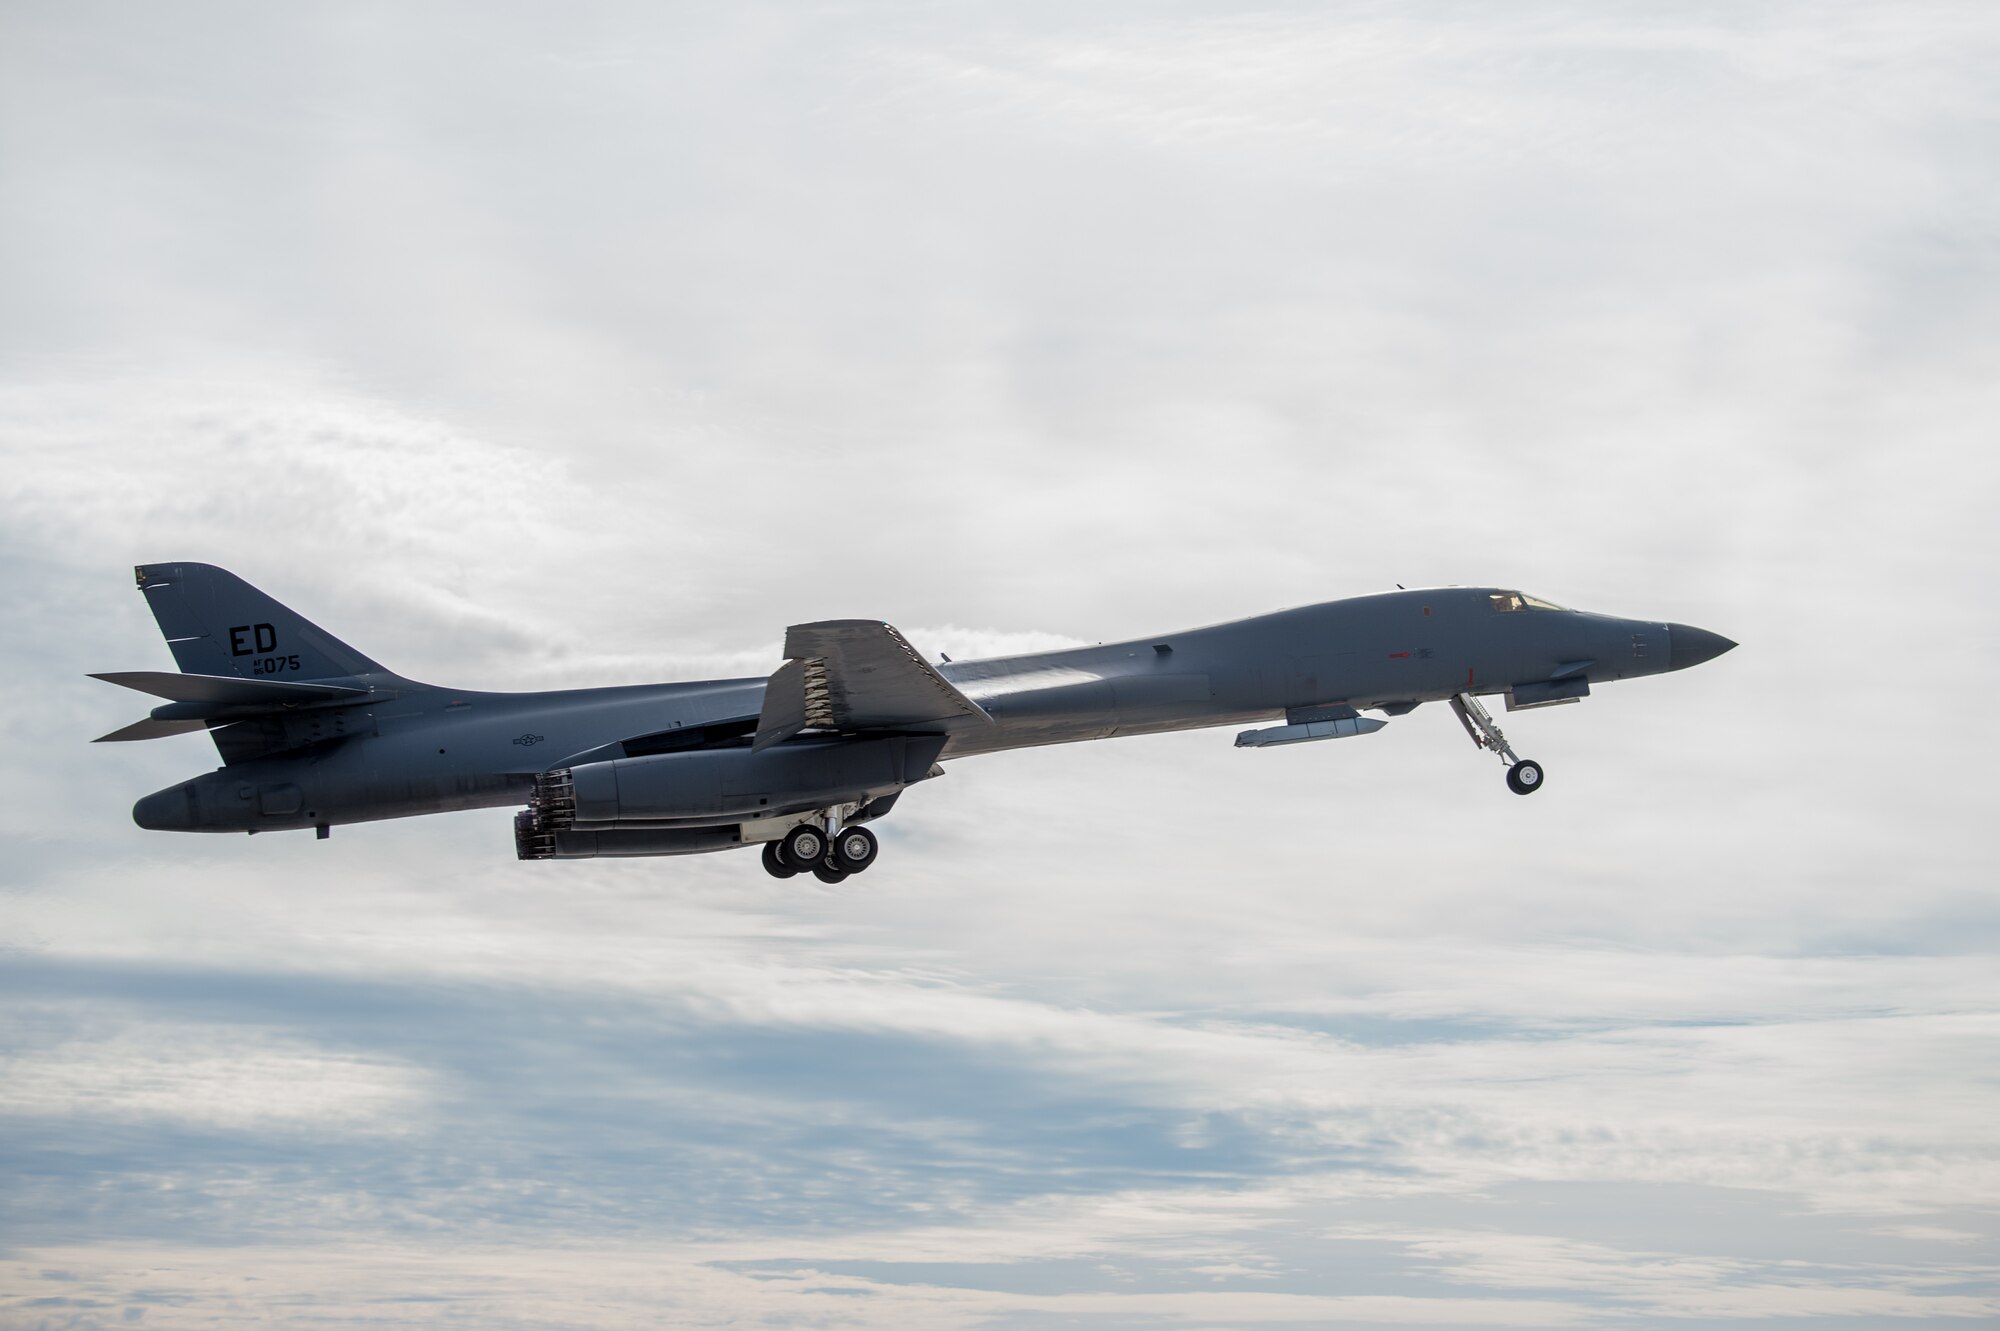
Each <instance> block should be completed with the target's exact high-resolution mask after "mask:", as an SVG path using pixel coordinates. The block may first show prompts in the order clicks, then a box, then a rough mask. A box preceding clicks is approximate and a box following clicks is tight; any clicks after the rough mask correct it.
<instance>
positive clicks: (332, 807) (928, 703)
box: [96, 564, 1736, 883]
mask: <svg viewBox="0 0 2000 1331" xmlns="http://www.w3.org/2000/svg"><path fill="white" fill-rule="evenodd" d="M135 571H136V573H137V576H138V583H139V590H140V591H141V592H143V593H144V594H145V597H146V601H147V604H149V605H150V606H151V607H152V610H153V617H154V619H155V620H157V621H158V623H159V626H160V631H161V632H162V633H163V634H165V635H166V639H167V645H168V646H169V647H170V648H171V649H172V651H173V654H174V661H175V663H176V664H177V665H178V666H179V667H180V672H179V673H171V672H166V671H150V670H147V671H131V672H125V673H118V674H103V675H98V676H96V678H98V679H102V680H108V681H110V682H111V683H113V684H120V685H123V686H124V687H126V688H129V689H136V690H138V691H140V692H142V693H147V694H151V695H152V696H154V697H157V698H163V699H165V700H166V701H165V703H164V704H163V705H162V706H159V707H155V708H154V709H153V712H152V715H150V716H149V717H147V718H146V719H145V720H143V721H138V722H135V723H134V724H132V725H129V726H126V727H125V728H124V729H122V730H118V731H114V732H113V733H111V734H109V735H105V736H104V737H103V738H104V739H106V740H135V739H154V738H158V737H160V736H165V735H179V734H187V733H192V732H195V731H207V732H208V734H209V737H210V738H212V739H213V740H214V741H215V746H216V748H217V749H219V750H220V751H221V754H222V764H223V765H222V766H221V767H220V768H218V769H216V770H215V771H212V772H209V773H207V774H206V775H203V776H198V777H195V778H194V779H193V780H191V781H184V782H182V783H181V784H179V785H177V786H171V787H169V788H167V789H166V790H162V791H159V792H157V793H155V794H152V795H148V796H146V797H145V798H144V799H142V800H140V801H139V802H138V804H137V805H135V806H134V807H133V809H132V817H133V820H134V821H135V822H137V823H138V824H139V826H141V827H144V828H150V829H155V830H159V831H174V832H250V833H253V834H254V833H257V832H275V831H280V830H287V829H295V830H304V829H306V828H313V829H317V831H318V834H319V835H320V836H321V837H325V836H326V835H327V834H328V832H329V830H330V829H331V828H333V827H334V826H335V825H337V824H342V823H361V822H369V821H371V820H374V819H378V818H404V817H409V816H411V815H413V814H422V813H442V812H445V811H448V810H453V809H479V808H491V807H496V806H505V805H526V808H524V809H523V810H522V811H521V812H520V813H519V814H517V815H516V816H515V820H514V842H515V849H516V851H517V852H518V853H519V855H520V857H521V858H522V859H531V860H551V859H553V860H568V859H588V858H590V857H593V856H606V855H608V856H634V855H693V854H700V853H702V852H706V851H715V850H733V849H737V848H739V847H749V846H757V847H761V850H762V855H763V861H764V867H765V869H767V870H768V871H769V872H771V873H772V874H774V875H776V876H777V877H780V878H788V877H790V876H792V875H794V874H797V873H800V872H808V871H809V872H811V873H812V874H814V875H815V876H817V877H818V878H819V879H820V880H821V881H823V882H829V883H831V882H839V881H840V880H841V879H843V878H845V877H846V876H847V875H848V874H851V873H859V872H860V871H862V870H863V869H866V868H868V867H869V866H870V865H872V864H873V863H874V862H875V858H876V852H877V843H876V838H875V835H874V833H873V832H871V831H870V830H869V829H868V827H867V824H868V823H871V822H873V821H875V820H876V819H879V818H881V817H882V816H884V815H885V814H887V813H888V812H889V811H890V810H891V809H893V808H894V807H895V806H896V803H897V801H898V800H900V799H901V798H902V796H903V792H904V791H905V790H906V789H908V788H909V787H911V786H914V785H918V784H920V783H922V782H925V781H928V780H930V779H931V778H933V777H936V776H939V775H941V774H942V773H943V771H944V768H943V766H942V764H944V763H946V762H951V761H954V760H956V759H960V758H970V757H973V756H975V755H977V754H982V753H996V752H999V751H1000V750H1003V749H1017V748H1023V747H1026V746H1028V745H1035V744H1063V743H1068V742H1070V741H1073V740H1085V739H1106V738H1110V737H1111V736H1115V735H1149V734H1157V733H1159V732H1162V731H1169V730H1193V729H1197V728H1201V727H1207V726H1225V725H1238V726H1249V727H1251V728H1250V729H1246V730H1244V731H1243V732H1242V733H1241V734H1239V735H1237V737H1236V746H1237V747H1238V748H1245V749H1259V748H1267V747H1270V746H1272V745H1279V744H1301V743H1307V742H1312V741H1318V740H1329V739H1342V738H1351V737H1354V736H1359V735H1367V734H1372V733H1373V732H1375V731H1377V730H1380V729H1381V728H1382V727H1383V726H1384V725H1386V724H1387V722H1385V721H1384V720H1382V719H1381V718H1380V717H1376V716H1364V715H1363V713H1364V712H1379V713H1382V714H1383V715H1384V716H1391V717H1396V716H1404V715H1406V714H1408V713H1409V712H1411V711H1414V710H1415V709H1416V708H1417V707H1418V706H1420V705H1421V704H1423V703H1426V702H1442V703H1445V704H1447V705H1449V706H1450V708H1451V710H1452V712H1453V713H1454V714H1456V716H1457V717H1458V720H1459V722H1460V723H1461V724H1462V725H1463V726H1464V727H1465V732H1466V734H1467V735H1469V736H1470V737H1471V739H1472V742H1473V743H1474V744H1475V745H1477V746H1478V747H1479V748H1481V749H1485V750H1489V751H1491V752H1492V753H1495V754H1497V755H1499V757H1500V759H1501V761H1503V762H1504V763H1505V764H1506V765H1507V784H1508V786H1509V787H1510V788H1511V789H1512V790H1513V791H1514V792H1515V793H1516V794H1519V795H1532V794H1534V793H1535V792H1536V791H1537V790H1539V789H1541V787H1542V768H1541V765H1540V764H1539V763H1537V762H1535V761H1534V760H1533V759H1529V758H1522V757H1519V756H1517V755H1516V754H1515V752H1514V750H1513V748H1512V747H1511V746H1510V745H1509V744H1508V741H1507V737H1506V736H1505V735H1503V734H1502V733H1501V732H1500V727H1499V726H1497V725H1496V724H1494V720H1493V716H1492V714H1491V713H1490V712H1489V711H1488V710H1487V709H1486V706H1485V704H1483V703H1482V702H1481V701H1480V700H1481V699H1482V698H1488V697H1500V698H1503V699H1504V700H1505V702H1506V707H1507V710H1508V711H1520V710H1526V709H1529V708H1540V707H1553V706H1557V705H1559V704H1565V703H1573V702H1576V701H1577V700H1578V699H1580V698H1584V697H1587V696H1589V694H1590V690H1591V687H1592V686H1593V685H1597V684H1608V683H1611V682H1612V681H1614V680H1623V679H1636V678H1638V677H1639V676H1642V675H1658V674H1664V673H1665V672H1667V671H1670V670H1684V669H1686V668H1687V667H1689V666H1692V665H1699V664H1700V663H1702V662H1703V661H1707V660H1710V659H1712V658H1714V657H1716V656H1719V655H1721V654H1722V653H1723V652H1726V651H1728V650H1729V649H1730V648H1731V647H1734V646H1735V645H1736V644H1735V643H1733V642H1731V641H1730V640H1729V639H1727V638H1725V637H1722V636H1721V635H1719V634H1715V633H1710V632H1708V631H1706V630H1704V629H1697V628H1690V627H1688V626H1687V625H1685V624H1663V623H1659V622H1657V621H1653V620H1644V619H1621V618H1618V617H1616V616H1613V615H1600V614H1591V613H1587V612H1585V611H1582V610H1570V609H1566V608H1564V607H1562V606H1559V605H1556V604H1553V603H1552V602H1549V601H1544V600H1540V599H1538V598H1536V597H1533V596H1528V595H1525V594H1523V593H1521V592H1518V591H1511V590H1507V589H1503V588H1498V587H1434V588H1427V589H1422V590H1414V591H1406V590H1402V589H1398V590H1396V591H1393V592H1383V593H1379V594H1376V595H1373V596H1356V597H1351V598H1349V599H1346V600H1341V601H1328V602H1326V603H1324V604H1321V605H1309V606H1303V607H1300V608H1298V609H1293V610H1281V611H1278V612H1277V613H1276V614H1269V615H1259V616H1256V617H1255V618H1251V619H1242V620H1237V621H1236V622H1234V623H1229V624H1216V625H1212V626H1210V627H1208V628H1198V629H1188V630H1186V631H1184V632H1179V633H1164V634H1159V635H1157V636H1154V637H1147V638H1135V639H1133V640H1131V641H1129V642H1114V643H1105V644H1102V645H1099V646H1096V647H1078V648H1072V649H1066V650H1063V651H1053V652H1037V653H1034V654H1033V655H1029V656H1009V657H998V658H995V659H993V660H986V661H951V660H949V659H942V658H941V659H940V660H939V661H938V662H936V663H933V662H931V661H928V660H926V659H925V658H924V657H923V656H922V655H921V654H919V653H918V652H917V650H916V649H915V648H914V647H912V646H911V645H910V643H909V642H908V641H907V640H905V639H904V637H903V635H902V634H900V633H898V632H897V631H896V630H895V629H894V628H892V627H891V626H889V625H888V624H885V623H883V622H881V621H880V620H873V619H834V620H827V621H824V622H822V623H817V624H798V625H794V626H793V627H792V628H790V629H787V630H786V631H785V648H784V652H785V663H784V664H783V665H781V666H779V667H778V669H777V670H776V671H774V672H773V673H772V674H771V676H770V677H769V678H768V679H723V680H706V681H702V682H699V683H690V684H637V685H631V686H626V687H618V688H594V689H563V690H556V691H552V692H544V693H475V692H471V691H468V690H463V689H444V688H438V687H435V686H433V685H430V684H419V683H417V682H416V681H415V680H410V679H405V678H403V677H402V676H401V675H398V674H395V673H394V672H393V671H390V670H388V669H386V668H384V667H383V666H381V665H379V664H377V663H376V662H374V661H372V660H370V659H369V658H368V657H366V656H363V655H362V654H361V653H360V652H358V651H356V650H355V649H354V648H352V647H349V646H348V645H347V644H346V643H344V642H341V641H340V640H339V639H338V638H335V637H333V636H332V635H331V634H329V633H327V632H326V631H325V630H324V629H321V628H319V627H318V626H317V625H314V624H312V623H310V622H308V621H307V620H305V619H303V618H301V617H300V616H298V615H296V614H294V613H293V612H292V611H290V610H287V609H286V608H285V607H284V606H282V605H280V604H278V603H277V602H276V601H274V600H272V599H271V598H270V597H268V596H266V595H264V594H263V593H262V592H260V591H258V590H257V589H256V588H254V587H252V586H250V585H249V584H248V583H246V582H244V581H243V580H242V579H240V578H238V577H236V576H235V575H234V574H231V573H228V572H225V571H224V570H222V569H219V568H215V567H212V566H210V565H207V564H144V565H141V566H140V567H139V568H138V569H137V570H135Z"/></svg>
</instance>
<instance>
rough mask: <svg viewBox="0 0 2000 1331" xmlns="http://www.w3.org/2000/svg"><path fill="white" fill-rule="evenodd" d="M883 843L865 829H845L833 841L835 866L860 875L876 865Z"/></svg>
mask: <svg viewBox="0 0 2000 1331" xmlns="http://www.w3.org/2000/svg"><path fill="white" fill-rule="evenodd" d="M879 849H881V843H880V842H878V841H876V840H875V834H874V833H873V832H871V831H869V830H868V829H867V828H865V827H848V828H843V829H842V830H841V833H840V835H839V836H837V837H835V838H834V840H833V865H834V867H835V868H837V869H845V870H846V871H847V872H848V873H860V872H861V871H862V870H863V869H866V868H867V867H868V866H869V865H871V864H873V863H875V852H876V851H877V850H879Z"/></svg>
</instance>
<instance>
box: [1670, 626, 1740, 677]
mask: <svg viewBox="0 0 2000 1331" xmlns="http://www.w3.org/2000/svg"><path fill="white" fill-rule="evenodd" d="M1667 640H1668V642H1669V643H1670V644H1671V647H1670V649H1669V651H1668V653H1667V669H1669V670H1685V669H1687V668H1688V667H1689V666H1698V665H1700V664H1701V663H1702V662H1703V661H1713V660H1714V659H1715V658H1716V657H1718V656H1720V655H1722V654H1723V653H1724V652H1726V651H1728V650H1729V649H1730V648H1731V647H1734V646H1735V645H1736V644H1735V643H1733V642H1731V641H1730V640H1729V639H1727V638H1725V637H1723V636H1722V635H1721V634H1720V633H1710V632H1709V631H1708V630H1707V629H1698V628H1694V627H1692V626H1690V625H1687V624H1669V625H1667Z"/></svg>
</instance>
